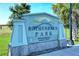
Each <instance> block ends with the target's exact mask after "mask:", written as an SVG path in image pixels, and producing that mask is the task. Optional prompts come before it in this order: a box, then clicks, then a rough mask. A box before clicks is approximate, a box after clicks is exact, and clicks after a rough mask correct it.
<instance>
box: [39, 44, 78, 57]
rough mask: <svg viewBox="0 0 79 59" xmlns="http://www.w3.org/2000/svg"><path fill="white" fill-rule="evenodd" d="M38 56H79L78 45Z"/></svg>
mask: <svg viewBox="0 0 79 59" xmlns="http://www.w3.org/2000/svg"><path fill="white" fill-rule="evenodd" d="M39 56H79V45H74V46H72V47H71V48H67V49H62V50H58V51H54V52H50V53H46V54H41V55H39Z"/></svg>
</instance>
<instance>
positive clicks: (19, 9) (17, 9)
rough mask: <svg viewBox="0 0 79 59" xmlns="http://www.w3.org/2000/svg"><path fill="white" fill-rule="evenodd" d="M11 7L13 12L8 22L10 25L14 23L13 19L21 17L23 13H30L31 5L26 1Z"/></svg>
mask: <svg viewBox="0 0 79 59" xmlns="http://www.w3.org/2000/svg"><path fill="white" fill-rule="evenodd" d="M9 9H10V11H11V12H12V14H11V15H10V17H9V18H10V21H9V22H8V24H10V25H12V24H13V20H17V19H21V18H22V15H23V14H25V13H26V14H28V13H30V5H28V4H26V3H21V4H16V5H15V6H11V7H10V8H9Z"/></svg>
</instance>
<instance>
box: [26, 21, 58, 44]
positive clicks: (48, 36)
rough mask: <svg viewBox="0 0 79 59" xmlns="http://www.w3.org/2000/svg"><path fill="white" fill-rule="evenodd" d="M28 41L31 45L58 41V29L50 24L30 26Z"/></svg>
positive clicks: (42, 23)
mask: <svg viewBox="0 0 79 59" xmlns="http://www.w3.org/2000/svg"><path fill="white" fill-rule="evenodd" d="M27 34H28V35H27V39H28V42H29V43H37V42H44V41H50V40H56V39H57V36H58V28H57V26H54V25H53V24H52V23H50V22H40V23H38V24H37V25H36V23H35V24H34V23H33V24H31V25H28V27H27Z"/></svg>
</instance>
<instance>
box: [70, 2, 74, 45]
mask: <svg viewBox="0 0 79 59" xmlns="http://www.w3.org/2000/svg"><path fill="white" fill-rule="evenodd" d="M70 41H71V44H72V45H74V41H73V40H72V3H70Z"/></svg>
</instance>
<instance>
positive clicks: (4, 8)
mask: <svg viewBox="0 0 79 59" xmlns="http://www.w3.org/2000/svg"><path fill="white" fill-rule="evenodd" d="M14 5H15V3H0V24H7V22H8V21H9V20H10V19H9V16H10V15H11V12H10V10H9V8H10V7H11V6H14ZM29 5H31V13H40V12H46V13H49V14H54V13H53V11H52V8H51V7H52V3H30V4H29Z"/></svg>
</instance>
